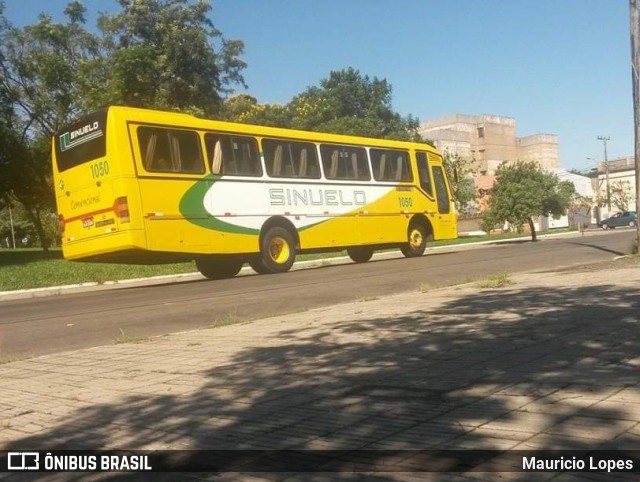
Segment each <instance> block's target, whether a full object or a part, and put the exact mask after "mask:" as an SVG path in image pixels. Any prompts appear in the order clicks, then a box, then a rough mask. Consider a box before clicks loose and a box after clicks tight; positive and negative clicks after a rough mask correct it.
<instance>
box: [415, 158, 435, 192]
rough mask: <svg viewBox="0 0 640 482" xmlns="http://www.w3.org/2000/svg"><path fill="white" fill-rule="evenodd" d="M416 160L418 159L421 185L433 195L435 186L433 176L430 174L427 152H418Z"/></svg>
mask: <svg viewBox="0 0 640 482" xmlns="http://www.w3.org/2000/svg"><path fill="white" fill-rule="evenodd" d="M416 160H417V161H418V177H419V178H420V187H422V189H423V190H424V191H425V192H426V193H427V194H428V195H429V196H433V186H432V185H431V176H430V175H429V163H428V162H427V154H426V153H425V152H416Z"/></svg>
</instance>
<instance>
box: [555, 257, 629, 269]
mask: <svg viewBox="0 0 640 482" xmlns="http://www.w3.org/2000/svg"><path fill="white" fill-rule="evenodd" d="M638 267H640V256H638V255H635V256H624V257H622V258H618V259H612V260H610V261H600V262H598V263H588V264H579V265H576V266H569V267H566V268H560V269H554V270H550V271H545V272H546V273H584V272H590V271H601V270H605V269H632V268H638Z"/></svg>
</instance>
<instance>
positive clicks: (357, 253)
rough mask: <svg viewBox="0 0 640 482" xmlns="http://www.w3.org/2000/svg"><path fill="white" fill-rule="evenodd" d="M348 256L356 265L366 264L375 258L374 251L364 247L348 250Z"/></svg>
mask: <svg viewBox="0 0 640 482" xmlns="http://www.w3.org/2000/svg"><path fill="white" fill-rule="evenodd" d="M347 254H348V255H349V257H350V258H351V259H352V260H353V262H354V263H366V262H367V261H369V260H370V259H371V256H373V249H371V248H367V247H364V246H359V247H356V248H347Z"/></svg>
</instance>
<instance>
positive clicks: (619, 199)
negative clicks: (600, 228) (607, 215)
mask: <svg viewBox="0 0 640 482" xmlns="http://www.w3.org/2000/svg"><path fill="white" fill-rule="evenodd" d="M609 195H610V198H611V204H613V206H615V207H616V208H617V209H619V210H620V211H627V210H628V209H629V204H630V203H631V202H632V201H633V199H634V194H633V190H632V189H631V183H630V182H629V181H624V180H623V181H613V182H612V183H611V185H610V186H609Z"/></svg>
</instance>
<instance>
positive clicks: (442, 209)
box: [433, 166, 451, 214]
mask: <svg viewBox="0 0 640 482" xmlns="http://www.w3.org/2000/svg"><path fill="white" fill-rule="evenodd" d="M433 180H434V182H435V185H436V197H437V200H438V212H439V213H440V214H448V213H449V212H450V211H451V203H450V202H449V190H448V189H447V183H446V181H445V179H444V171H443V170H442V167H440V166H433Z"/></svg>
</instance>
